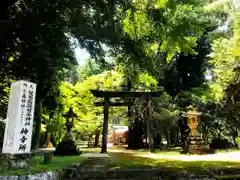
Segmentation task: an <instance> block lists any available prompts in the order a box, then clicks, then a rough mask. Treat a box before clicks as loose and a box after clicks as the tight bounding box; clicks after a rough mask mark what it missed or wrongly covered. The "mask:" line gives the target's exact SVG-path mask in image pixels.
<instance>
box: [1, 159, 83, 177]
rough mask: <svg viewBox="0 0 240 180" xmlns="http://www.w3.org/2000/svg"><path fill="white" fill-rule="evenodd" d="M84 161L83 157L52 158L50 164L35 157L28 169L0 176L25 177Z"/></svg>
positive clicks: (15, 170) (6, 172) (4, 173)
mask: <svg viewBox="0 0 240 180" xmlns="http://www.w3.org/2000/svg"><path fill="white" fill-rule="evenodd" d="M84 160H86V157H83V156H54V157H53V159H52V163H51V164H44V163H43V156H36V157H34V158H33V159H32V164H31V166H30V167H28V168H24V169H14V170H10V171H5V172H0V174H1V175H25V174H34V173H41V172H47V171H51V170H56V169H62V168H65V167H67V166H69V165H71V164H74V163H81V162H83V161H84Z"/></svg>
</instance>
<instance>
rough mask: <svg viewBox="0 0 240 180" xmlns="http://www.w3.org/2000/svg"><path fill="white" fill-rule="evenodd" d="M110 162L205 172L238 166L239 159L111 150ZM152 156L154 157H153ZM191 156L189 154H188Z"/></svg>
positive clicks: (128, 165) (173, 170)
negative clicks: (206, 158) (211, 158)
mask: <svg viewBox="0 0 240 180" xmlns="http://www.w3.org/2000/svg"><path fill="white" fill-rule="evenodd" d="M109 155H110V156H111V159H112V162H113V163H114V164H116V165H118V166H120V167H129V168H130V167H133V168H134V167H160V168H163V169H167V170H168V171H171V172H179V171H187V172H192V173H206V171H207V169H211V168H240V161H236V162H233V161H227V160H225V161H221V159H219V160H208V161H202V160H198V159H191V160H189V159H188V160H179V159H176V157H177V156H173V157H174V158H175V159H174V158H172V159H169V158H166V157H165V156H164V154H162V155H160V158H159V155H158V154H150V153H142V154H141V153H138V152H136V153H124V152H122V153H120V152H111V153H109ZM153 157H154V158H153ZM190 157H191V156H190Z"/></svg>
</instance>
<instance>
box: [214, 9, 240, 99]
mask: <svg viewBox="0 0 240 180" xmlns="http://www.w3.org/2000/svg"><path fill="white" fill-rule="evenodd" d="M239 22H240V16H239V12H237V13H236V15H235V19H234V29H233V37H232V38H230V39H224V38H219V39H217V40H215V41H214V43H213V53H212V54H211V57H212V64H213V67H214V68H213V69H212V71H213V75H214V84H213V85H212V86H213V88H214V89H213V90H214V91H217V92H218V93H217V94H221V95H222V96H223V95H224V90H225V89H226V88H227V87H228V86H229V85H230V84H231V83H236V82H238V79H239V78H238V73H237V72H238V71H236V68H238V65H239V60H240V59H239V55H240V53H239V52H240V46H239V40H240V32H239V28H240V23H239ZM220 98H221V96H219V95H218V100H219V99H220Z"/></svg>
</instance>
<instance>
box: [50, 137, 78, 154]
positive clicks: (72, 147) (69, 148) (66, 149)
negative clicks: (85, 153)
mask: <svg viewBox="0 0 240 180" xmlns="http://www.w3.org/2000/svg"><path fill="white" fill-rule="evenodd" d="M80 154H82V152H81V151H80V150H79V149H78V147H77V145H76V144H75V142H74V141H73V140H63V141H62V142H60V143H59V144H58V145H57V147H56V150H55V152H54V155H55V156H74V155H80Z"/></svg>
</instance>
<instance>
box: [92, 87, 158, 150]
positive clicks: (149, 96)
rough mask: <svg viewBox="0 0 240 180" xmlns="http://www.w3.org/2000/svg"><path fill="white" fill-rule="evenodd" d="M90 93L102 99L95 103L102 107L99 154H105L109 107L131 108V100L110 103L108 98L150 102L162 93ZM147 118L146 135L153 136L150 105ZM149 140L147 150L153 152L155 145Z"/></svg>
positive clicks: (150, 138) (98, 91) (95, 91)
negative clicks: (143, 99) (140, 98)
mask: <svg viewBox="0 0 240 180" xmlns="http://www.w3.org/2000/svg"><path fill="white" fill-rule="evenodd" d="M91 93H92V94H93V95H94V96H95V97H98V98H104V101H102V102H95V105H96V106H103V115H104V120H103V131H102V147H101V153H107V134H108V116H109V107H110V106H128V107H129V108H131V106H132V103H131V100H130V101H128V102H111V101H110V98H116V97H119V98H126V97H127V98H139V97H144V98H145V99H146V101H147V102H151V99H152V97H159V96H160V95H161V94H162V92H161V91H154V92H133V91H103V90H91ZM147 112H148V118H147V119H146V122H147V123H146V124H147V131H148V135H151V136H153V133H152V130H153V127H152V123H151V122H152V105H151V103H149V106H148V110H147ZM148 138H149V142H148V144H149V150H150V151H151V152H153V151H154V150H155V149H154V148H155V144H154V142H153V141H152V139H153V137H148Z"/></svg>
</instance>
